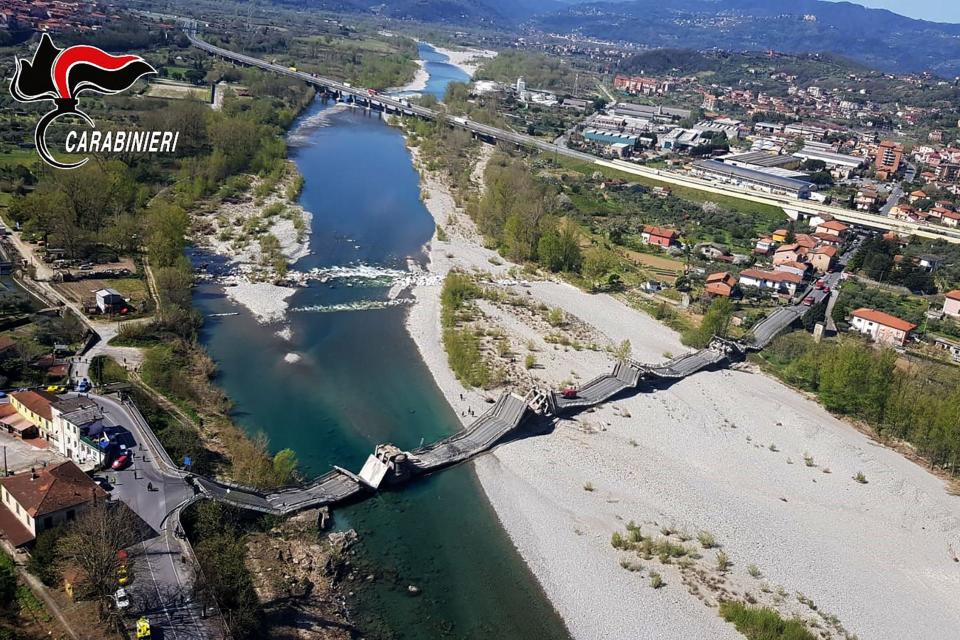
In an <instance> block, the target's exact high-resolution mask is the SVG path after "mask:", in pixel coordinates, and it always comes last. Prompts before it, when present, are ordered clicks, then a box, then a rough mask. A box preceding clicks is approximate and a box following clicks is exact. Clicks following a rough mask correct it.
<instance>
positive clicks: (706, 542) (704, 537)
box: [697, 531, 717, 549]
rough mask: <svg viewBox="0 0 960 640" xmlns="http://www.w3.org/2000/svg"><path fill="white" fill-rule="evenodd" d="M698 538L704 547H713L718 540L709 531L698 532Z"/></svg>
mask: <svg viewBox="0 0 960 640" xmlns="http://www.w3.org/2000/svg"><path fill="white" fill-rule="evenodd" d="M697 540H698V541H699V542H700V546H702V547H703V548H704V549H712V548H713V547H715V546H717V541H716V539H715V538H714V537H713V534H712V533H710V532H709V531H701V532H699V533H698V534H697Z"/></svg>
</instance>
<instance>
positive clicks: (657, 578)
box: [650, 571, 663, 589]
mask: <svg viewBox="0 0 960 640" xmlns="http://www.w3.org/2000/svg"><path fill="white" fill-rule="evenodd" d="M650 586H651V587H653V588H654V589H659V588H660V587H662V586H663V576H661V575H660V574H659V573H657V572H656V571H651V572H650Z"/></svg>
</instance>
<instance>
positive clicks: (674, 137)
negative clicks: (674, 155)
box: [658, 127, 703, 151]
mask: <svg viewBox="0 0 960 640" xmlns="http://www.w3.org/2000/svg"><path fill="white" fill-rule="evenodd" d="M702 138H703V131H701V130H700V129H683V128H680V127H676V128H675V129H672V130H671V131H670V132H669V133H666V134H664V135H662V136H660V137H659V138H658V141H659V145H660V148H661V149H663V150H664V151H682V150H684V149H692V148H693V147H698V146H700V143H701V142H702Z"/></svg>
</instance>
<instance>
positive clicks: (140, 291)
mask: <svg viewBox="0 0 960 640" xmlns="http://www.w3.org/2000/svg"><path fill="white" fill-rule="evenodd" d="M54 286H56V288H57V290H58V291H59V292H60V293H62V294H63V295H65V296H67V297H68V298H70V299H71V300H73V301H74V302H77V303H81V302H91V301H92V300H93V299H94V295H93V294H94V292H95V291H98V290H100V289H107V288H109V289H116V290H117V292H118V293H119V294H120V295H122V296H123V298H124V300H126V301H127V302H129V303H130V304H131V305H134V306H136V305H138V304H139V303H141V302H143V301H144V300H146V299H147V297H148V295H149V294H148V292H147V286H146V284H145V283H144V281H143V280H141V279H139V278H110V279H103V280H99V279H96V278H90V279H88V280H80V281H78V282H61V283H58V284H56V285H54Z"/></svg>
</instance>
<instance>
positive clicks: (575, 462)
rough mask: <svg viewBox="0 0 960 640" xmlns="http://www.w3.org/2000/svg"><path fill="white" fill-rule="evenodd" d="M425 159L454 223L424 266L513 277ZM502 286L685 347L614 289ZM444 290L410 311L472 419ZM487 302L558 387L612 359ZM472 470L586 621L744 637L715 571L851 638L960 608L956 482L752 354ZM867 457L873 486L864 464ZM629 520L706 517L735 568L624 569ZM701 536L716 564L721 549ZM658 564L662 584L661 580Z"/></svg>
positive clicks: (525, 552) (930, 634)
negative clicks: (567, 343) (863, 429)
mask: <svg viewBox="0 0 960 640" xmlns="http://www.w3.org/2000/svg"><path fill="white" fill-rule="evenodd" d="M485 153H488V151H487V150H485ZM415 158H416V154H415ZM483 164H484V163H483V161H481V162H480V163H478V167H481V166H483ZM418 168H419V169H420V171H421V175H422V188H423V192H424V195H425V203H426V206H427V208H428V210H429V211H430V213H431V214H432V215H433V217H434V219H435V221H436V223H437V225H438V227H439V228H442V237H443V238H444V239H443V240H441V239H440V234H435V235H434V237H433V239H432V241H431V242H430V245H429V247H428V249H427V251H428V254H429V270H430V271H431V272H432V273H435V274H437V275H441V276H442V275H445V274H446V273H447V272H449V270H450V269H452V268H461V269H464V270H468V271H470V270H478V271H479V270H482V271H488V272H491V273H492V274H493V276H494V278H493V279H496V278H497V277H502V276H505V275H506V274H507V272H508V271H509V269H510V266H511V265H509V264H507V263H505V262H504V261H503V260H502V259H501V258H499V257H498V256H496V255H495V253H494V252H492V251H490V250H488V249H484V248H483V246H482V244H481V242H480V238H479V235H478V234H477V233H476V230H475V228H473V225H472V222H471V221H470V220H469V219H468V218H467V217H466V215H465V214H464V213H462V212H460V211H458V210H457V208H456V206H455V203H454V199H453V197H452V196H451V194H450V193H449V190H448V189H447V188H446V185H445V183H444V180H443V179H442V178H441V177H440V176H438V175H436V174H433V173H431V172H429V171H425V170H424V168H423V167H422V165H421V163H418ZM478 174H479V175H482V173H480V172H479V171H477V172H475V175H474V178H475V182H477V183H478V181H477V180H476V178H477V176H478ZM504 289H505V290H506V291H507V292H508V293H514V294H517V293H518V294H519V295H522V296H529V299H531V300H533V301H537V302H542V303H543V304H545V305H548V306H550V307H554V308H560V309H563V310H564V311H565V312H566V314H567V316H568V321H571V322H573V321H576V320H579V321H582V322H583V323H585V324H586V325H589V326H591V327H593V329H594V330H595V332H596V333H597V334H598V335H600V336H603V337H605V338H606V339H607V341H606V344H605V345H601V346H602V347H603V346H606V347H609V346H611V345H615V344H618V343H621V342H622V341H623V340H629V341H630V344H631V346H632V355H633V357H634V358H636V359H638V360H641V361H646V362H657V361H660V360H664V359H666V358H667V357H668V356H669V355H677V354H679V353H682V352H683V351H684V350H685V348H684V347H683V346H682V345H681V344H680V341H679V336H678V335H677V334H676V333H675V332H673V331H671V330H670V329H668V328H666V327H664V326H662V325H660V324H659V323H657V322H656V321H654V320H653V319H652V318H651V317H649V316H647V315H646V314H643V313H642V312H639V311H636V310H634V309H632V308H629V307H627V306H626V305H624V304H623V303H622V302H620V301H619V300H617V299H615V298H613V297H610V296H607V295H589V294H586V293H583V292H581V291H579V290H577V289H575V288H574V287H571V286H569V285H566V284H561V283H556V282H548V281H541V282H531V283H530V284H529V287H519V288H518V287H516V286H513V287H506V288H504ZM439 292H440V289H439V287H415V288H414V290H413V295H414V296H415V297H416V300H417V303H416V305H414V306H413V307H412V308H411V310H410V313H409V316H408V318H407V327H408V330H409V331H410V334H411V335H412V336H413V338H414V341H415V342H416V344H417V346H418V348H419V350H420V352H421V355H422V356H423V359H424V361H425V362H426V364H427V366H428V367H429V369H430V371H431V372H432V373H433V376H434V378H435V380H436V382H437V384H438V386H439V387H440V389H441V390H442V391H443V392H444V394H445V395H446V397H447V398H448V400H449V402H450V404H451V405H452V406H453V407H454V408H455V409H456V411H457V413H458V414H459V415H460V416H461V420H462V421H463V422H465V423H466V422H468V421H469V420H470V419H472V418H471V417H469V416H464V412H466V411H467V410H468V408H472V409H473V410H474V411H475V412H476V411H478V410H479V409H481V408H482V407H483V406H485V405H484V404H483V403H484V399H485V398H486V397H487V396H493V395H495V394H496V393H497V391H490V392H485V391H479V390H468V389H464V388H463V387H462V385H461V384H460V383H459V382H458V381H457V380H456V378H455V377H454V375H453V373H452V372H451V371H450V369H449V367H448V365H447V359H446V354H445V353H444V350H443V345H442V331H441V328H440V303H439ZM483 311H484V313H485V314H486V315H487V316H488V320H489V322H491V323H493V324H494V325H495V327H496V329H495V330H500V331H503V333H504V335H505V336H506V340H507V341H508V343H509V351H513V352H515V353H519V354H523V353H524V352H525V351H528V349H529V348H530V347H531V346H533V347H534V349H535V350H532V351H530V353H531V354H532V355H534V357H535V358H536V361H537V364H536V366H535V367H534V368H532V369H531V370H530V375H531V376H532V377H533V378H535V379H537V380H539V381H540V382H541V384H543V385H544V386H550V387H553V388H556V386H557V385H558V384H559V382H560V381H562V380H569V379H571V378H573V379H574V380H587V379H589V378H591V377H593V376H595V375H598V374H601V373H606V372H608V371H609V369H610V367H611V366H612V357H611V356H610V355H608V354H606V353H605V352H604V351H603V350H602V349H601V350H589V349H583V350H578V349H575V348H569V347H558V345H557V344H556V343H553V344H551V343H549V342H547V341H545V340H544V335H543V330H542V328H541V327H537V326H535V325H533V324H531V322H530V321H529V319H528V318H524V317H521V316H519V315H516V314H513V313H512V312H511V311H510V310H509V309H504V308H501V307H499V306H497V307H496V308H494V307H489V306H488V307H484V308H483ZM475 468H476V472H477V475H478V477H479V479H480V482H481V484H482V486H483V488H484V491H485V492H486V494H487V496H488V497H489V499H490V501H491V503H492V505H493V507H494V509H495V510H496V512H497V515H498V517H499V518H500V520H501V522H502V524H503V526H504V527H505V529H506V530H507V532H508V533H509V535H510V537H511V539H512V541H513V542H514V544H515V545H516V547H517V548H518V550H519V551H520V553H521V555H522V557H523V558H524V559H525V561H526V562H527V564H528V566H529V567H530V568H531V569H532V571H533V573H534V574H535V575H536V577H537V579H538V580H539V582H540V584H541V586H542V587H543V589H544V591H545V592H546V594H547V595H548V597H549V598H550V600H551V601H552V603H553V604H554V606H555V607H556V609H557V610H558V612H559V613H560V615H561V616H562V617H563V619H564V621H565V623H566V624H567V626H568V628H569V629H570V631H571V633H572V634H573V636H574V637H575V638H583V639H587V638H597V637H628V636H629V637H636V638H650V639H653V638H657V639H658V640H659V639H669V638H676V639H678V640H679V639H681V638H690V637H710V638H720V639H724V638H729V639H731V640H733V639H735V638H739V637H740V636H739V634H738V633H737V632H736V631H735V630H734V629H733V627H732V626H730V625H728V624H727V623H725V622H724V621H723V620H722V619H721V618H720V617H719V616H718V615H717V613H716V610H715V609H714V608H713V607H711V606H705V603H707V604H715V603H716V599H717V598H718V597H719V596H718V591H716V588H722V589H725V590H727V591H728V592H729V593H733V596H728V597H734V598H736V599H742V600H745V601H747V602H749V601H750V600H751V599H752V600H754V601H757V602H759V603H761V604H764V605H766V606H771V607H774V608H776V609H778V610H779V611H781V613H782V614H783V615H784V616H787V617H789V616H793V615H800V616H802V617H803V618H804V619H806V620H807V621H808V622H816V623H817V624H819V625H820V626H821V627H823V628H825V629H827V630H829V631H830V633H831V636H830V637H843V635H842V634H843V633H844V631H843V629H844V628H845V629H846V631H848V632H850V633H855V634H858V635H859V636H860V637H870V638H900V637H922V638H935V637H942V633H943V629H949V628H958V625H960V613H958V612H957V611H956V609H955V608H954V607H953V605H952V604H951V603H952V602H955V601H956V599H957V597H958V596H960V565H958V564H957V563H956V562H955V561H954V559H955V557H956V550H957V549H960V498H957V497H954V496H950V495H948V494H947V493H946V491H945V487H944V485H943V482H942V481H940V480H939V479H937V478H936V477H934V476H933V475H931V474H929V473H927V472H926V471H925V470H924V469H922V468H921V467H918V466H917V465H915V464H914V463H912V462H910V461H908V460H906V459H905V458H903V457H901V456H900V455H899V454H897V453H896V452H894V451H890V450H888V449H885V448H883V447H881V446H879V445H878V444H877V443H875V442H873V441H871V440H870V439H868V438H867V437H866V436H864V435H863V434H862V433H860V432H858V431H857V430H855V429H854V428H852V426H851V425H849V424H847V423H845V422H843V421H841V420H838V419H836V418H835V417H833V416H831V415H830V414H829V413H827V412H826V411H825V410H823V409H822V408H821V407H819V406H818V405H817V404H816V403H814V402H812V401H811V400H809V399H807V398H805V397H804V396H802V395H800V394H798V393H796V392H795V391H793V390H791V389H789V388H788V387H786V386H784V385H782V384H780V383H779V382H777V381H776V380H774V379H772V378H770V377H767V376H765V375H762V374H759V373H758V372H756V371H755V370H753V369H752V368H749V367H742V368H739V369H738V370H726V371H716V372H704V373H700V374H697V375H695V376H693V377H691V378H689V379H686V380H683V381H681V382H678V383H676V384H674V385H672V386H670V387H669V388H665V389H657V390H655V391H651V392H649V393H639V394H636V395H634V396H632V397H629V398H624V399H622V400H618V401H616V402H613V403H610V404H608V405H605V406H603V407H601V408H599V409H597V410H594V411H591V412H586V413H583V414H581V415H579V416H577V417H576V418H575V419H572V420H564V421H561V422H559V423H558V424H557V425H556V427H555V430H554V432H553V433H551V434H550V435H547V436H541V437H535V438H529V439H526V440H522V441H519V442H514V443H511V444H509V445H507V446H504V447H501V448H499V449H497V450H496V451H495V452H494V453H493V454H491V455H486V456H483V457H481V458H479V459H478V460H477V461H476V462H475ZM859 473H862V474H864V479H865V480H866V484H863V483H861V482H857V481H856V480H854V476H856V475H857V474H859ZM631 520H633V521H635V522H636V523H639V526H640V527H641V528H642V529H643V533H644V535H654V536H657V535H662V534H661V533H659V532H660V530H661V529H664V530H666V531H670V532H689V534H690V535H693V534H695V533H696V532H699V531H705V532H709V533H710V535H712V536H713V537H714V538H715V539H716V542H717V544H718V545H720V548H721V549H722V551H723V552H724V553H725V554H726V555H727V557H728V559H729V560H730V561H731V562H732V563H733V564H732V567H730V568H729V569H727V570H726V571H724V572H722V573H720V574H717V573H714V574H711V573H704V575H706V576H707V578H709V580H705V579H699V578H696V577H694V578H690V576H689V572H688V571H687V570H686V569H683V568H681V566H680V565H679V564H678V563H676V562H674V563H670V564H665V563H662V562H660V561H659V560H658V559H656V558H654V559H652V560H649V561H647V560H642V561H639V562H638V564H639V565H644V566H643V567H642V569H640V570H639V571H637V570H627V569H625V568H624V564H626V565H627V566H629V567H631V568H633V569H637V568H639V567H638V566H636V565H634V564H632V563H633V560H631V559H630V558H629V557H628V556H629V555H630V554H625V553H624V552H622V551H618V550H617V549H614V548H613V547H612V546H611V543H610V541H611V535H612V534H613V533H615V532H620V533H625V532H624V526H625V523H627V522H628V521H631ZM673 535H674V537H676V535H677V534H673ZM692 544H693V545H695V544H696V543H695V542H694V543H692ZM700 553H701V555H703V556H704V557H705V558H708V559H709V561H710V562H712V561H713V558H714V553H715V552H714V551H713V550H711V551H706V550H701V551H700ZM633 557H634V558H635V557H636V556H633ZM698 562H699V561H698ZM694 570H695V571H697V569H696V568H695V569H694ZM652 572H656V573H657V574H659V575H661V577H662V579H663V581H664V582H665V585H666V586H664V587H662V588H654V587H652V586H651V584H650V577H649V575H650V574H651V573H652ZM706 582H710V584H706ZM717 584H720V585H722V587H717V586H716V585H717ZM747 594H749V598H748V597H747ZM834 616H836V617H835V618H834Z"/></svg>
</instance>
